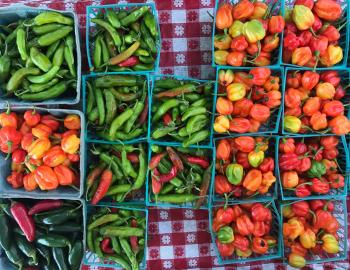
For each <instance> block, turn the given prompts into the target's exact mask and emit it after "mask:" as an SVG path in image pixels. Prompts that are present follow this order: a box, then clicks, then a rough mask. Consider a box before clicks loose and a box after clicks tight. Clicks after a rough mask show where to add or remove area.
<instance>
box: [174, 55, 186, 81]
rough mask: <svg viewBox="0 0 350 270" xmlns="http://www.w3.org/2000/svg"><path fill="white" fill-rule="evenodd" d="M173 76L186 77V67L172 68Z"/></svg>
mask: <svg viewBox="0 0 350 270" xmlns="http://www.w3.org/2000/svg"><path fill="white" fill-rule="evenodd" d="M186 61H188V59H186ZM185 64H186V62H185ZM174 75H177V76H184V77H188V66H174Z"/></svg>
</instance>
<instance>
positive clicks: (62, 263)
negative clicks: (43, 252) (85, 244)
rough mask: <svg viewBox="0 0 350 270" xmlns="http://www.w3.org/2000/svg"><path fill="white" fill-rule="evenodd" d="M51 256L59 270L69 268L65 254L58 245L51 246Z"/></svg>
mask: <svg viewBox="0 0 350 270" xmlns="http://www.w3.org/2000/svg"><path fill="white" fill-rule="evenodd" d="M52 256H53V259H54V260H55V262H56V265H57V267H58V269H59V270H68V269H69V267H68V264H67V262H66V255H65V254H64V250H63V248H60V247H54V248H52Z"/></svg>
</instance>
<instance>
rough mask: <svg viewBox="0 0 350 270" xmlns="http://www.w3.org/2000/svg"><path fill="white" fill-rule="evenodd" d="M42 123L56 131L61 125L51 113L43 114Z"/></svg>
mask: <svg viewBox="0 0 350 270" xmlns="http://www.w3.org/2000/svg"><path fill="white" fill-rule="evenodd" d="M40 123H42V124H44V125H46V126H48V127H50V128H51V130H52V131H53V132H54V131H56V130H57V129H58V128H59V126H60V123H59V122H58V120H57V119H56V118H55V117H54V116H52V115H51V114H47V115H43V116H42V117H41V120H40Z"/></svg>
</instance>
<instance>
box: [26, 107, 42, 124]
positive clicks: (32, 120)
mask: <svg viewBox="0 0 350 270" xmlns="http://www.w3.org/2000/svg"><path fill="white" fill-rule="evenodd" d="M23 118H24V121H25V123H26V124H27V125H28V126H30V127H34V126H36V125H37V124H38V123H39V122H40V119H41V115H40V114H39V113H38V112H36V111H35V110H27V111H26V112H25V113H24V115H23Z"/></svg>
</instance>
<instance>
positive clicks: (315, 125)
mask: <svg viewBox="0 0 350 270" xmlns="http://www.w3.org/2000/svg"><path fill="white" fill-rule="evenodd" d="M310 124H311V127H312V129H313V130H322V129H325V128H326V127H327V125H328V123H327V115H326V114H324V113H321V112H316V113H314V114H313V115H312V116H311V118H310Z"/></svg>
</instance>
